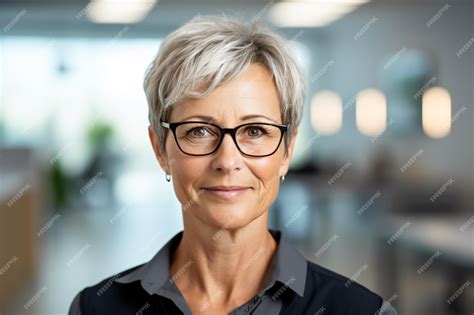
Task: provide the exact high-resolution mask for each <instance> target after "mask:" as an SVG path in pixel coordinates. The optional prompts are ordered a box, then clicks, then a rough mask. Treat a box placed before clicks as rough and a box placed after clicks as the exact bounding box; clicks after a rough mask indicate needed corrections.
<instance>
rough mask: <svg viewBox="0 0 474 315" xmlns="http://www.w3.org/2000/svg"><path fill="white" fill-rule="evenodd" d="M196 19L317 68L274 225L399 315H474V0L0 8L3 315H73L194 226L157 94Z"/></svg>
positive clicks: (48, 0)
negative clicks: (180, 192)
mask: <svg viewBox="0 0 474 315" xmlns="http://www.w3.org/2000/svg"><path fill="white" fill-rule="evenodd" d="M112 2H113V1H112ZM198 14H201V15H204V14H219V15H222V14H227V15H231V16H240V17H242V18H243V19H245V20H247V21H249V22H253V21H259V22H263V23H266V24H268V25H269V26H271V27H272V28H275V29H278V31H279V32H281V34H283V35H284V36H285V37H286V38H287V39H289V40H291V49H293V50H294V51H295V53H296V54H297V56H298V58H299V61H300V63H301V64H302V66H303V67H304V70H305V75H306V78H307V90H308V95H307V99H306V104H305V111H306V112H305V116H304V119H303V122H302V124H301V126H300V133H299V138H298V142H297V144H296V148H295V153H294V158H293V161H292V165H291V172H290V173H289V174H288V176H287V177H286V180H285V182H284V183H282V184H281V186H280V194H279V196H278V199H277V201H276V202H275V204H274V205H273V206H272V208H271V209H270V213H271V214H270V222H269V224H270V226H271V227H272V228H277V229H281V230H282V231H283V232H284V234H285V235H286V236H287V237H288V238H290V239H291V240H292V242H293V244H295V246H297V247H298V248H299V249H300V250H301V251H302V253H304V255H305V256H306V257H307V258H308V259H310V260H312V261H314V262H316V263H318V264H320V265H322V266H325V267H327V268H329V269H331V270H334V271H336V272H339V273H341V274H343V275H345V276H347V277H349V278H351V279H353V280H354V281H357V282H360V283H362V284H363V285H365V286H367V287H368V288H369V289H371V290H373V291H375V292H377V293H379V294H380V295H382V296H383V298H384V299H385V300H386V301H388V302H390V303H391V304H392V305H394V306H395V308H396V309H397V310H398V311H399V314H414V315H418V314H430V315H433V314H440V315H445V314H472V313H473V312H474V303H473V302H472V301H474V289H473V286H472V285H471V282H473V281H474V272H473V270H474V247H473V241H474V211H473V210H474V197H473V195H474V176H473V173H474V162H473V155H474V150H473V145H474V140H473V133H474V131H473V118H474V113H473V99H474V92H473V91H474V89H473V86H474V85H473V72H474V64H473V56H474V45H473V44H474V24H473V23H474V22H473V21H474V4H473V1H471V0H451V1H437V0H432V1H429V0H392V1H390V0H372V1H359V0H351V1H349V0H347V1H338V0H334V1H327V2H323V1H317V0H314V1H307V2H303V1H267V0H253V1H250V0H240V1H237V0H236V1H217V0H199V1H195V0H193V1H191V0H181V1H170V0H160V1H159V2H156V3H155V2H154V1H152V0H139V1H131V0H128V1H118V3H115V4H114V3H111V1H109V2H106V3H105V4H104V3H103V2H102V1H101V0H97V1H92V2H90V3H89V2H87V1H81V0H67V1H64V0H41V1H5V0H1V1H0V27H1V30H0V313H1V314H2V315H3V314H65V313H66V312H67V309H68V307H69V304H70V302H71V300H72V298H73V297H74V295H75V294H76V293H77V292H78V291H79V290H81V289H83V288H84V287H85V286H88V285H92V284H95V283H97V282H98V281H99V280H102V279H104V278H105V277H108V276H110V275H112V274H114V273H116V272H119V271H122V270H124V269H127V268H130V267H132V266H135V265H137V264H141V263H144V262H146V261H148V260H149V259H150V258H151V257H152V256H153V255H154V254H155V253H156V251H157V250H158V249H159V248H160V247H161V246H163V244H164V243H165V242H166V241H167V240H168V239H169V238H170V237H171V236H173V235H174V234H175V233H177V232H178V231H179V230H180V229H181V228H182V222H181V214H180V204H179V203H178V201H177V199H176V197H175V195H174V192H173V190H172V188H171V185H170V184H169V183H167V182H166V181H165V178H164V173H163V172H162V170H161V169H160V168H159V165H158V163H157V162H156V160H155V158H154V155H153V152H152V150H151V146H150V144H149V140H148V135H147V130H146V127H147V126H148V121H147V105H146V101H145V96H144V93H143V90H142V81H143V75H144V72H145V69H146V67H147V66H148V64H149V63H150V62H151V60H152V58H153V57H154V56H155V55H156V53H157V51H158V48H159V47H160V43H161V41H162V39H163V38H164V37H165V36H166V35H167V34H168V33H169V32H170V31H172V30H174V29H176V28H177V27H179V26H180V25H182V24H183V23H184V22H185V21H187V20H189V19H191V18H192V17H194V16H196V15H198Z"/></svg>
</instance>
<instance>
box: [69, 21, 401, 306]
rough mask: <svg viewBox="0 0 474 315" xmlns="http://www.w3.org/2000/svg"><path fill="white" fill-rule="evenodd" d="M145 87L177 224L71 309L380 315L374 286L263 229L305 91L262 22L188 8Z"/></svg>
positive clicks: (283, 50) (280, 45) (152, 134)
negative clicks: (157, 246) (190, 14)
mask: <svg viewBox="0 0 474 315" xmlns="http://www.w3.org/2000/svg"><path fill="white" fill-rule="evenodd" d="M144 89H145V92H146V96H147V101H148V105H149V119H150V125H151V126H150V127H149V129H148V131H149V136H150V140H151V144H152V146H153V149H154V151H155V154H156V157H157V159H158V161H159V164H160V166H161V168H162V169H163V170H164V171H165V173H166V180H167V181H168V182H171V183H172V185H173V188H174V190H175V193H176V196H177V198H178V199H179V201H180V202H181V204H182V213H183V223H184V230H183V231H182V232H180V233H178V234H177V235H175V236H174V237H173V238H172V239H171V240H170V241H169V242H168V243H167V244H166V245H165V246H164V247H163V248H162V249H161V250H160V251H159V252H158V253H157V254H156V255H155V257H154V258H152V260H151V261H149V262H148V263H146V264H143V265H140V266H137V267H134V268H131V269H129V270H126V271H124V272H121V273H120V274H117V275H114V276H112V277H110V278H108V279H105V280H103V281H102V282H100V283H98V284H96V285H95V286H92V287H88V288H85V289H84V290H82V291H81V292H80V293H79V294H78V295H77V296H76V298H75V299H74V301H73V303H72V305H71V308H70V313H72V314H147V313H148V314H191V313H192V314H200V313H208V314H229V313H231V314H323V313H324V314H374V313H376V312H379V313H381V314H382V313H384V314H388V313H387V312H386V311H387V310H388V309H391V307H389V305H388V306H387V305H385V304H384V305H383V300H382V298H381V297H380V296H378V295H376V294H375V293H372V292H370V291H369V290H368V289H366V288H364V287H362V286H361V285H359V284H357V283H352V282H349V283H352V284H350V285H347V283H348V282H347V281H348V279H347V278H344V277H343V276H341V275H338V274H336V273H334V272H331V271H329V270H327V269H324V268H322V267H320V266H318V265H316V264H314V263H312V262H310V261H307V260H306V259H305V258H304V257H303V256H302V255H301V254H300V253H299V252H298V251H297V250H296V249H295V248H294V247H292V246H291V245H290V244H289V243H288V242H287V241H286V240H285V238H284V237H282V233H281V231H277V230H268V228H267V222H268V209H269V207H270V206H271V205H272V203H273V202H274V201H275V199H276V197H277V194H278V189H279V185H280V182H282V181H283V180H284V178H285V174H286V173H287V172H288V166H289V162H290V158H291V156H292V154H293V148H294V144H295V139H296V135H297V133H298V125H299V123H300V121H301V114H302V110H303V109H302V106H303V102H304V94H305V92H304V80H303V75H302V72H301V70H300V69H299V68H298V66H297V64H296V62H295V60H294V58H293V57H292V56H291V54H290V52H289V50H288V44H287V42H285V41H284V40H283V39H282V38H281V37H280V36H278V35H277V34H275V33H273V32H271V31H269V30H268V29H266V28H263V27H261V26H258V25H252V26H247V25H245V24H242V23H240V22H237V21H231V20H227V19H221V18H217V17H202V16H201V17H196V18H194V19H192V20H191V21H189V22H188V23H187V24H185V25H184V26H182V27H181V28H179V29H178V30H176V31H174V32H173V33H171V34H170V35H169V36H168V37H167V38H166V39H165V40H164V42H163V44H162V46H161V48H160V51H159V53H158V55H157V57H156V59H155V60H154V61H153V62H152V63H151V65H150V68H149V69H148V71H147V75H146V78H145V82H144ZM318 312H319V313H318ZM391 314H395V313H391Z"/></svg>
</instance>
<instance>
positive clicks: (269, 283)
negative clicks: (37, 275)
mask: <svg viewBox="0 0 474 315" xmlns="http://www.w3.org/2000/svg"><path fill="white" fill-rule="evenodd" d="M269 231H270V233H271V234H272V236H273V237H274V239H275V241H276V242H277V244H278V247H277V250H276V253H275V255H274V257H273V259H272V263H271V268H270V270H269V272H268V275H267V277H266V280H265V283H266V286H265V288H264V289H263V290H261V291H260V292H258V293H257V294H256V295H255V296H254V297H253V298H251V299H250V300H249V301H247V302H246V303H244V304H243V305H241V306H239V307H237V308H235V309H234V310H232V311H231V313H229V314H231V315H243V314H252V315H260V314H262V315H263V314H265V315H267V314H325V315H329V314H380V315H396V314H397V313H396V311H395V310H394V309H393V308H392V307H391V305H390V304H388V303H383V300H382V298H381V297H380V296H378V295H377V294H375V293H373V292H371V291H369V290H368V289H367V288H365V287H363V286H361V285H360V284H358V283H356V282H353V281H352V280H349V279H348V278H345V277H343V276H342V275H339V274H336V273H334V272H332V271H330V270H327V269H325V268H323V267H321V266H319V265H316V264H314V263H312V262H310V261H307V260H306V259H305V258H304V256H302V255H301V254H300V253H299V252H298V250H296V249H295V248H294V247H293V246H292V245H291V244H290V243H289V242H288V241H287V240H286V239H285V238H284V237H283V236H282V233H281V231H278V230H269ZM182 235H183V232H182V231H181V232H179V233H178V234H176V235H175V236H174V237H173V238H171V239H170V240H169V241H168V242H167V243H166V244H165V245H164V246H163V247H162V248H161V249H160V250H159V251H158V253H157V254H156V255H155V256H154V257H153V258H152V259H151V260H150V261H149V262H148V263H146V264H142V265H139V266H136V267H134V268H131V269H128V270H126V271H124V272H121V273H119V274H116V275H114V276H112V277H109V278H107V279H104V280H103V281H101V282H100V283H98V284H96V285H94V286H91V287H87V288H85V289H84V290H82V291H81V292H79V293H78V294H77V295H76V297H75V298H74V300H73V302H72V304H71V307H70V309H69V314H74V315H77V314H82V315H88V314H191V311H190V309H189V307H188V306H187V304H186V301H185V299H184V297H183V296H182V294H181V293H180V291H179V289H178V287H177V286H176V284H175V282H174V279H175V278H174V277H176V276H177V275H174V276H172V275H170V273H169V270H170V268H169V267H170V259H171V256H172V254H173V253H174V251H175V250H176V248H177V246H178V245H179V242H180V241H181V238H182ZM256 255H258V253H256ZM192 263H193V262H192V261H189V264H185V265H184V266H183V267H182V268H180V270H182V269H183V268H184V269H186V268H190V266H191V265H192ZM247 267H248V266H245V265H244V266H242V271H245V268H247ZM178 272H179V271H178ZM348 284H349V285H348ZM201 310H202V312H203V313H205V312H206V303H203V307H202V309H201ZM317 312H319V313H317ZM377 312H378V313H377Z"/></svg>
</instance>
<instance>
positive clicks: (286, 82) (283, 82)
mask: <svg viewBox="0 0 474 315" xmlns="http://www.w3.org/2000/svg"><path fill="white" fill-rule="evenodd" d="M255 62H258V63H261V64H264V65H265V66H266V67H267V68H268V70H269V71H270V72H271V74H272V75H273V79H274V82H275V84H276V88H277V91H278V95H279V100H280V110H281V116H282V119H283V124H286V125H288V131H287V134H286V135H285V141H284V142H285V153H286V152H287V149H288V145H289V142H290V140H291V135H292V134H293V132H294V130H295V128H297V127H298V125H299V124H300V122H301V118H302V112H303V104H304V98H305V86H304V76H303V72H302V70H301V68H300V67H299V65H298V64H297V62H296V59H295V58H294V56H293V55H292V52H291V50H290V45H289V42H288V41H287V40H285V39H284V38H283V37H281V36H280V35H278V34H276V33H275V32H273V31H271V30H270V29H268V28H267V27H265V26H263V25H262V24H260V23H258V22H257V23H251V24H247V23H245V22H241V21H238V20H233V19H229V18H227V17H217V16H196V17H194V18H193V19H191V20H190V21H188V22H187V23H186V24H184V25H183V26H181V27H180V28H178V29H177V30H175V31H173V32H172V33H170V34H169V35H168V36H167V37H166V38H165V39H164V40H163V42H162V45H161V47H160V49H159V51H158V54H157V56H156V58H155V59H154V60H153V61H152V62H151V64H150V66H149V67H148V69H147V71H146V74H145V80H144V84H143V88H144V90H145V94H146V98H147V102H148V109H149V114H148V119H149V121H150V125H151V127H152V128H153V130H154V131H155V133H156V135H157V137H158V140H159V143H160V150H161V152H165V143H164V142H165V137H166V130H164V128H162V127H161V126H160V120H161V119H163V120H165V121H166V120H167V119H168V117H169V114H170V112H171V108H172V107H173V105H175V104H178V103H180V102H182V101H183V100H184V99H185V98H187V97H192V98H199V97H204V96H207V95H209V94H210V93H212V91H214V90H215V89H216V88H217V87H219V86H220V85H222V84H224V83H226V82H228V81H230V80H232V79H233V78H235V77H236V76H238V75H239V74H241V73H242V72H244V71H245V70H246V69H247V68H248V66H249V65H250V64H252V63H255ZM203 85H204V86H203Z"/></svg>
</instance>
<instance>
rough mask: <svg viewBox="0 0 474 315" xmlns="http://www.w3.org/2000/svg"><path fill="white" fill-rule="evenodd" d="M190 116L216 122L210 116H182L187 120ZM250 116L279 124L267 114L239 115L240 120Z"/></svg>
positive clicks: (250, 117)
mask: <svg viewBox="0 0 474 315" xmlns="http://www.w3.org/2000/svg"><path fill="white" fill-rule="evenodd" d="M191 118H198V119H202V120H206V121H209V122H214V123H217V120H216V119H214V117H211V116H203V115H194V116H189V117H186V118H184V120H188V119H191ZM252 118H265V119H268V120H270V121H272V122H274V123H275V124H279V123H278V122H277V121H275V120H274V119H271V118H269V117H267V116H264V115H257V114H253V115H245V116H242V117H240V120H247V119H252Z"/></svg>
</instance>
